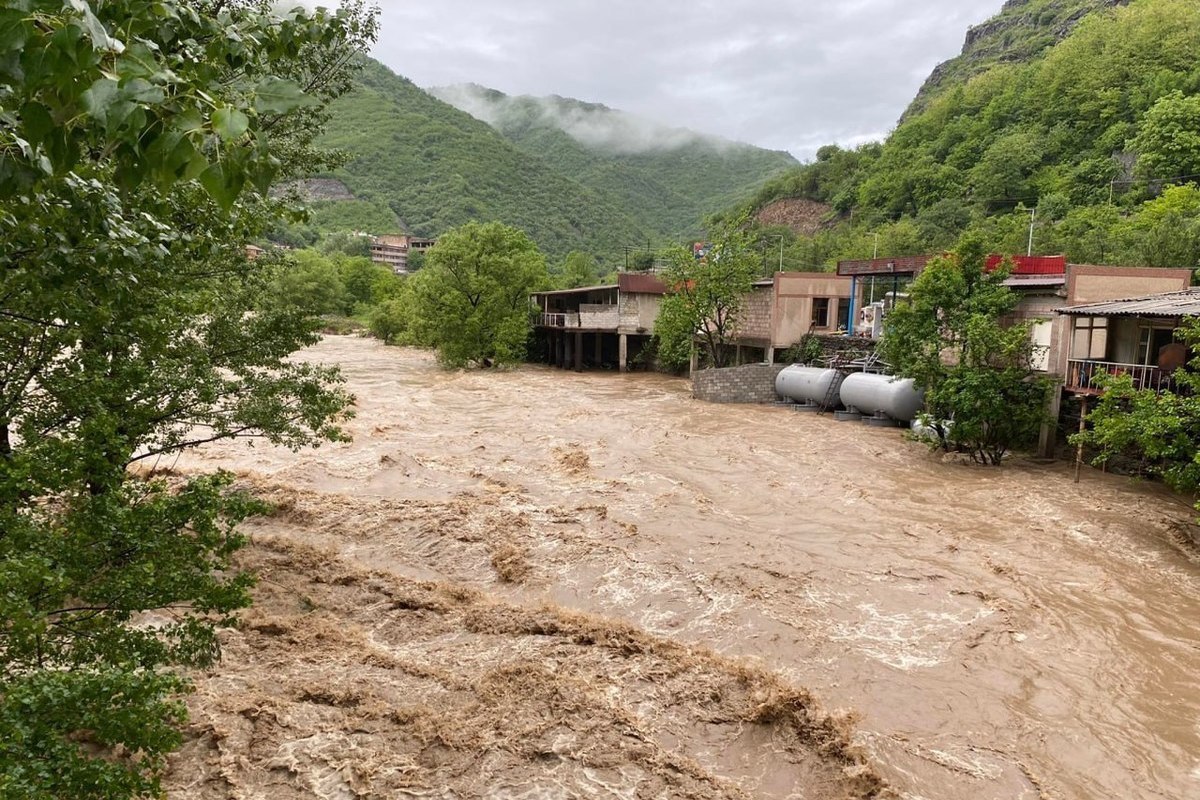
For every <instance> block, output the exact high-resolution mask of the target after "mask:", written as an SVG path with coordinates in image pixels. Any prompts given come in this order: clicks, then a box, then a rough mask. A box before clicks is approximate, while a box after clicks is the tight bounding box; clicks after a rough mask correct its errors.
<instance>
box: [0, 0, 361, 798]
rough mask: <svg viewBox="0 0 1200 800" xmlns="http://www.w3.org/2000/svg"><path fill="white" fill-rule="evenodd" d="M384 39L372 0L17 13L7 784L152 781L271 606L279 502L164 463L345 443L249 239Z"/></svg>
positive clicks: (124, 788)
mask: <svg viewBox="0 0 1200 800" xmlns="http://www.w3.org/2000/svg"><path fill="white" fill-rule="evenodd" d="M373 33H374V20H373V18H372V16H371V15H369V14H364V13H363V11H362V9H361V8H359V7H356V6H354V5H353V4H351V5H350V6H349V7H346V8H344V9H343V10H342V11H339V12H337V13H336V14H331V13H329V12H326V11H316V12H307V11H304V10H301V9H296V10H292V11H288V12H286V13H284V12H277V11H275V10H274V8H273V6H272V4H270V3H267V2H257V1H255V2H250V1H249V0H245V1H244V2H216V1H215V0H214V1H213V2H205V1H204V0H201V1H200V2H188V3H183V2H174V1H173V0H163V2H158V3H154V4H146V3H142V2H137V1H136V0H110V1H108V2H104V3H84V2H70V3H63V2H60V1H59V0H25V2H22V3H19V4H13V3H10V4H7V5H6V6H5V7H4V8H2V9H0V363H3V364H4V368H3V370H0V586H2V587H3V591H0V730H3V731H4V735H3V736H0V797H5V798H7V797H14V798H15V797H31V798H32V797H36V798H49V797H71V798H97V799H99V798H122V797H132V796H146V795H153V794H156V793H157V792H158V785H159V778H160V775H161V772H162V770H163V768H164V764H165V756H166V753H167V752H169V751H170V750H171V749H172V748H173V747H174V746H176V745H177V744H178V743H179V741H180V736H179V732H178V725H179V723H180V721H181V720H182V718H183V707H182V705H181V704H180V703H179V702H178V694H179V692H181V691H183V690H184V689H185V688H186V682H185V681H184V680H183V679H182V678H181V677H180V676H179V675H178V674H177V673H176V672H175V671H174V670H175V668H177V667H179V666H192V667H198V666H204V665H207V664H211V663H212V661H213V660H214V659H215V658H216V656H217V655H218V650H217V639H216V629H217V628H218V627H219V626H221V625H225V624H228V623H229V622H230V621H231V620H232V615H233V614H234V612H236V610H237V609H239V608H241V607H243V606H244V605H245V604H246V603H247V602H248V591H249V587H250V585H251V579H250V577H249V576H247V575H245V574H243V573H241V572H240V571H239V570H238V569H237V568H236V564H235V562H234V561H233V556H234V554H235V553H236V551H237V550H238V548H240V547H241V546H242V544H243V541H244V540H243V538H242V537H241V536H240V535H239V534H238V532H237V527H236V526H237V523H238V522H239V521H241V520H243V519H244V518H246V516H247V515H249V514H252V513H256V512H257V511H258V510H260V506H259V505H258V504H256V503H255V502H253V501H252V500H250V499H249V498H247V497H244V496H242V495H240V494H238V493H236V492H232V491H231V480H232V478H231V476H229V475H226V474H218V475H198V476H194V477H178V478H173V479H170V480H165V479H154V478H151V477H149V475H148V473H149V472H150V470H152V468H153V467H155V465H157V464H159V463H160V460H161V459H163V458H169V457H170V456H171V455H172V454H174V453H178V452H180V451H181V450H182V449H184V448H188V447H192V446H196V445H199V444H201V443H204V442H208V441H214V440H218V439H226V438H232V437H238V436H253V437H259V438H263V439H266V440H268V441H271V442H275V443H278V444H282V445H288V446H293V447H298V446H302V445H307V444H312V443H317V442H320V441H323V440H327V439H330V438H337V437H340V436H341V432H340V429H339V427H338V425H339V423H340V421H341V420H343V419H344V418H345V416H346V411H345V409H346V406H347V403H348V401H349V398H348V397H347V396H346V395H345V393H344V392H343V391H341V389H340V388H339V385H338V384H339V378H338V376H337V374H336V372H335V371H334V370H331V369H328V368H324V367H321V366H317V365H312V364H301V363H294V362H292V361H290V360H288V359H287V356H288V355H289V354H290V353H292V352H294V351H295V350H297V349H298V348H300V347H303V346H306V345H308V344H311V343H313V342H315V341H316V338H317V335H316V332H315V330H316V328H315V324H314V321H313V320H312V319H311V318H309V317H308V316H307V315H305V314H304V313H302V312H300V311H298V310H296V309H288V308H281V307H274V308H269V307H267V306H266V304H265V302H264V299H265V296H266V295H267V294H268V292H269V291H270V287H271V286H272V285H273V281H274V279H275V277H276V275H277V274H278V271H279V270H280V269H281V265H280V262H279V259H278V257H277V256H276V255H275V254H270V253H268V254H265V255H264V256H263V257H262V258H259V259H255V260H253V261H249V260H247V259H246V256H245V251H244V247H245V245H246V244H247V243H249V242H251V241H254V240H257V239H261V238H262V237H263V235H264V234H265V231H266V230H267V228H268V227H269V225H271V224H272V223H273V222H274V221H277V220H279V219H282V218H284V217H285V216H286V215H285V213H284V212H285V211H287V209H286V207H285V204H284V203H282V202H280V201H276V200H272V199H271V198H270V196H269V195H268V189H269V187H270V184H271V182H272V181H273V180H274V179H276V178H283V177H287V176H290V175H295V174H297V173H299V171H300V170H301V168H303V167H305V166H311V167H314V168H318V169H319V168H323V167H325V166H328V165H329V164H330V163H331V162H330V161H329V160H328V159H327V158H325V157H324V156H323V155H322V154H321V153H320V151H318V150H316V149H314V148H313V147H312V140H313V137H314V136H315V135H316V133H317V132H318V130H319V128H320V124H321V122H322V120H323V118H324V114H325V112H324V110H323V109H324V106H325V104H326V103H327V102H328V101H329V100H330V99H332V98H333V97H335V96H336V95H337V94H339V93H340V92H342V91H344V90H345V88H346V87H347V85H348V81H349V75H350V71H351V67H350V65H349V64H348V62H347V54H353V53H356V52H360V51H361V50H362V49H364V48H365V46H366V45H367V44H368V42H369V40H370V39H371V38H372V37H373ZM256 309H257V311H256V312H255V310H256ZM251 312H255V313H251ZM167 463H169V462H167ZM146 612H156V615H155V621H154V624H145V623H146V618H145V617H144V615H145V614H146ZM135 623H136V624H135Z"/></svg>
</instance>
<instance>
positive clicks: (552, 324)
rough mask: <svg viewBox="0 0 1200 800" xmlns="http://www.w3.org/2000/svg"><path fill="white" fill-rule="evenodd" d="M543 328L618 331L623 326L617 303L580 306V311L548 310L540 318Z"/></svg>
mask: <svg viewBox="0 0 1200 800" xmlns="http://www.w3.org/2000/svg"><path fill="white" fill-rule="evenodd" d="M537 324H538V326H539V327H542V328H582V329H583V330H587V331H597V330H599V331H616V330H617V328H619V327H620V326H621V315H620V312H619V310H618V308H617V306H615V305H589V304H587V303H584V304H582V305H580V306H579V311H556V312H547V313H544V314H542V315H541V316H540V317H539V318H538V323H537Z"/></svg>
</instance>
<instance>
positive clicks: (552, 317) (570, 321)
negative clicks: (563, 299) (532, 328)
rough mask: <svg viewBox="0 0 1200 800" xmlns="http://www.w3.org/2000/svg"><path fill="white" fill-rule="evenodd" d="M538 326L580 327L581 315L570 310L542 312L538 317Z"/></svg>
mask: <svg viewBox="0 0 1200 800" xmlns="http://www.w3.org/2000/svg"><path fill="white" fill-rule="evenodd" d="M538 326H539V327H542V328H578V327H579V315H578V314H574V313H570V312H567V313H552V314H542V315H541V317H539V318H538Z"/></svg>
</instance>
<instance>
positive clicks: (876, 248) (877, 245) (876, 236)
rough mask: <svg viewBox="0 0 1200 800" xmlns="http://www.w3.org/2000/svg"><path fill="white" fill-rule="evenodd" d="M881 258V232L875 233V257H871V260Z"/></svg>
mask: <svg viewBox="0 0 1200 800" xmlns="http://www.w3.org/2000/svg"><path fill="white" fill-rule="evenodd" d="M877 258H879V231H875V255H873V256H871V260H872V261H874V260H875V259H877Z"/></svg>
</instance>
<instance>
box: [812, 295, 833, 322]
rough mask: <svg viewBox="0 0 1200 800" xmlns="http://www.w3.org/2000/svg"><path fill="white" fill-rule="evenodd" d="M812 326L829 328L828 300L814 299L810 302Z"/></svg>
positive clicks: (826, 298)
mask: <svg viewBox="0 0 1200 800" xmlns="http://www.w3.org/2000/svg"><path fill="white" fill-rule="evenodd" d="M812 324H813V327H814V328H828V327H829V298H828V297H814V298H813V301H812Z"/></svg>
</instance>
